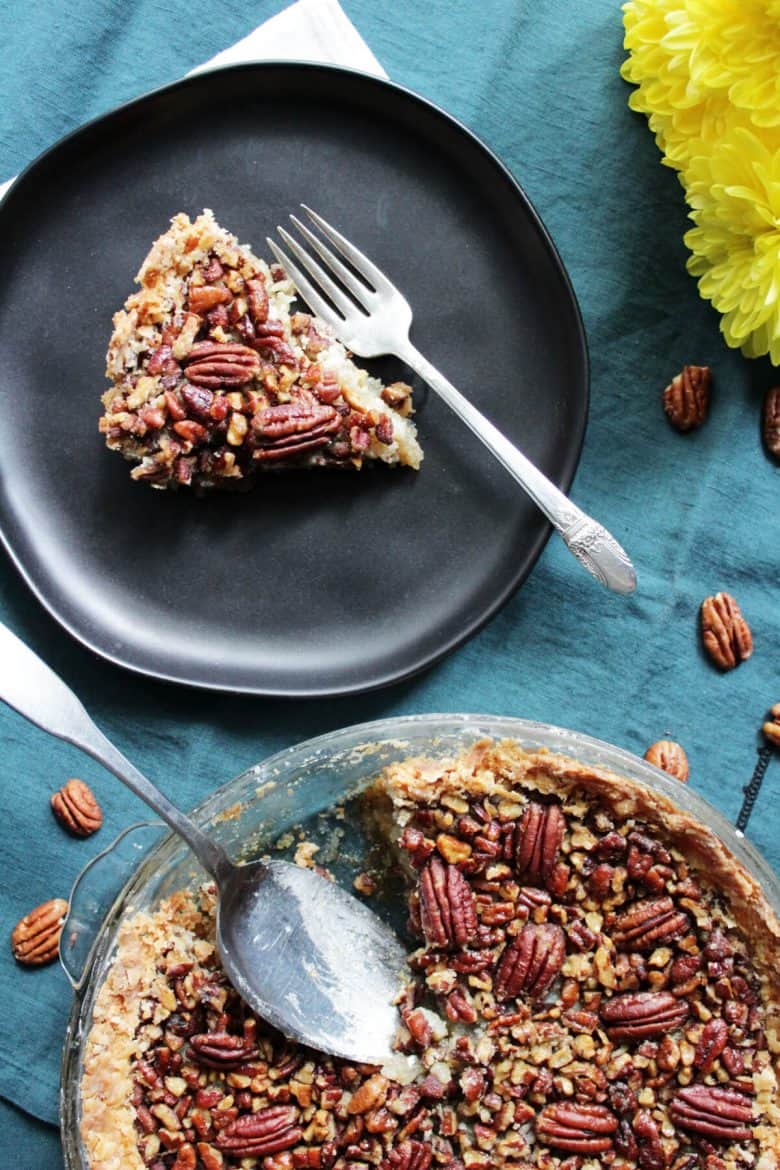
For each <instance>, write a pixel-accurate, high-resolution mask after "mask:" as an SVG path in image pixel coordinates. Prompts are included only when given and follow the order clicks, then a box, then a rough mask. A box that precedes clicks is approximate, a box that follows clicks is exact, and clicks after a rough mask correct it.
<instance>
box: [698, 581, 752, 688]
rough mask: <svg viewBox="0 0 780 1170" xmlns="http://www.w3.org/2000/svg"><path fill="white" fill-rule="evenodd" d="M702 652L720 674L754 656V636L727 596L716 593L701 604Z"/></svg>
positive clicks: (733, 602) (740, 611)
mask: <svg viewBox="0 0 780 1170" xmlns="http://www.w3.org/2000/svg"><path fill="white" fill-rule="evenodd" d="M701 634H702V640H703V642H704V649H705V650H706V651H707V653H708V654H709V656H710V658H711V659H712V661H713V662H714V663H715V665H716V666H718V667H720V669H721V670H733V669H734V667H735V666H739V664H740V662H744V661H745V659H747V658H749V657H750V655H751V654H752V653H753V636H752V634H751V633H750V627H749V625H748V624H747V622H746V621H745V619H744V618H743V616H742V610H741V609H740V608H739V606H738V605H737V602H736V601H735V600H734V598H733V597H732V596H731V594H730V593H716V594H715V595H714V597H705V599H704V601H703V602H702V603H701Z"/></svg>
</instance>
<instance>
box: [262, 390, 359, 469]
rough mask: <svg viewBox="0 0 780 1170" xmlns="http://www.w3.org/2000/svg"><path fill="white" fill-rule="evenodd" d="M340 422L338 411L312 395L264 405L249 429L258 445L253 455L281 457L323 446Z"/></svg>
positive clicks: (267, 457)
mask: <svg viewBox="0 0 780 1170" xmlns="http://www.w3.org/2000/svg"><path fill="white" fill-rule="evenodd" d="M340 424H341V415H340V414H339V412H338V411H337V410H336V409H335V408H334V407H332V406H328V405H326V404H325V403H322V402H319V401H318V400H317V399H316V398H314V397H313V395H312V396H309V395H307V396H306V397H302V398H299V399H297V400H296V401H295V402H284V403H281V404H280V405H279V406H268V407H266V408H265V409H264V410H261V411H259V412H258V413H257V414H256V415H255V417H254V418H253V419H252V430H253V431H254V433H255V434H256V435H257V436H258V438H259V440H260V444H261V445H260V446H259V447H258V448H257V449H256V450H255V452H254V458H255V459H260V460H272V459H283V458H286V457H289V456H292V455H298V454H300V453H301V452H303V451H310V450H313V449H314V448H316V447H322V446H325V444H327V442H328V441H329V438H330V436H331V435H332V434H333V433H334V431H337V430H338V429H339V426H340Z"/></svg>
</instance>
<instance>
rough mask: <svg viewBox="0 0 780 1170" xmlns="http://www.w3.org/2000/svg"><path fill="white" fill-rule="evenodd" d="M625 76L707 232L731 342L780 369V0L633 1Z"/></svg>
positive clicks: (695, 252)
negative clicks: (767, 359) (633, 88)
mask: <svg viewBox="0 0 780 1170" xmlns="http://www.w3.org/2000/svg"><path fill="white" fill-rule="evenodd" d="M623 11H624V14H625V15H624V23H625V30H626V37H625V47H626V48H627V49H628V50H629V53H630V56H629V58H628V60H627V61H626V62H625V63H624V65H623V69H622V75H623V77H624V78H625V79H626V80H627V81H629V82H631V83H632V84H634V85H636V86H637V89H635V90H634V92H633V93H632V94H631V97H630V99H629V105H630V106H631V108H632V109H634V110H636V111H637V112H639V113H643V114H645V115H646V116H647V118H648V121H649V124H650V129H651V130H652V132H653V133H654V134H655V137H656V142H657V143H658V146H659V149H660V150H661V152H662V154H663V162H664V163H665V164H666V165H667V166H671V167H673V168H674V169H675V170H677V171H678V172H679V177H680V181H681V183H682V185H683V187H684V189H685V192H686V199H687V201H688V204H689V206H690V208H691V213H690V215H691V219H692V220H693V222H694V224H695V227H693V228H691V230H690V231H688V232H687V233H686V236H685V242H686V244H687V246H688V247H689V248H690V250H691V256H690V259H689V261H688V270H689V271H690V272H691V273H692V274H693V275H694V276H696V277H698V281H699V291H700V293H701V295H702V296H703V297H704V298H705V299H707V300H710V301H711V302H712V304H713V305H714V307H715V308H716V309H717V310H718V311H719V312H720V313H721V314H722V320H721V329H722V331H723V334H724V337H725V338H726V341H727V343H728V344H729V345H731V346H735V347H741V348H742V349H743V351H744V352H745V353H746V354H748V355H749V356H751V357H756V356H759V355H761V354H766V353H768V354H769V355H770V357H771V360H772V361H773V362H774V363H775V364H780V0H629V3H627V4H626V5H625V6H624V9H623Z"/></svg>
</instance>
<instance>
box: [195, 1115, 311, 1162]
mask: <svg viewBox="0 0 780 1170" xmlns="http://www.w3.org/2000/svg"><path fill="white" fill-rule="evenodd" d="M297 1118H298V1111H297V1109H296V1108H295V1107H294V1106H293V1105H271V1106H270V1107H269V1108H267V1109H258V1111H257V1113H248V1114H244V1116H243V1117H237V1118H236V1120H235V1121H231V1123H230V1125H226V1126H225V1128H224V1129H223V1130H221V1131H220V1133H219V1134H218V1135H217V1142H216V1144H217V1146H218V1147H219V1149H220V1150H224V1151H225V1153H226V1154H229V1156H230V1157H231V1158H236V1159H238V1158H259V1157H261V1156H262V1155H263V1154H277V1153H279V1151H280V1150H288V1149H289V1148H290V1146H294V1145H296V1144H297V1143H298V1142H299V1141H300V1140H301V1138H302V1137H303V1130H302V1129H301V1128H300V1127H299V1126H298V1125H297V1124H296V1122H297Z"/></svg>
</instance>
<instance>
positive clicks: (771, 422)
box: [762, 386, 780, 460]
mask: <svg viewBox="0 0 780 1170" xmlns="http://www.w3.org/2000/svg"><path fill="white" fill-rule="evenodd" d="M762 423H763V426H762V434H763V436H764V446H765V447H766V450H767V453H768V454H769V455H771V456H772V458H773V459H777V460H780V386H773V387H772V388H771V389H770V390H767V392H766V395H765V396H764V409H763V412H762Z"/></svg>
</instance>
